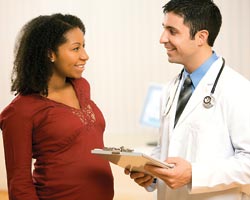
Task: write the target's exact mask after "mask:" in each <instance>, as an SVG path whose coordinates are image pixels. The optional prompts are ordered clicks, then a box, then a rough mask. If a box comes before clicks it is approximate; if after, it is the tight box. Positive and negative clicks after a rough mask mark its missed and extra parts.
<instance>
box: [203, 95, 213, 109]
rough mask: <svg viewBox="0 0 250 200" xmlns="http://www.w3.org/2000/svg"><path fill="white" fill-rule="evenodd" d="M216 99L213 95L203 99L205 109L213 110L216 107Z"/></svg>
mask: <svg viewBox="0 0 250 200" xmlns="http://www.w3.org/2000/svg"><path fill="white" fill-rule="evenodd" d="M214 101H215V99H214V97H212V96H211V95H210V96H205V97H204V99H203V106H204V108H207V109H208V108H211V107H213V106H214Z"/></svg>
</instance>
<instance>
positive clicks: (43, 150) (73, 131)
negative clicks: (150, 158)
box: [0, 78, 114, 200]
mask: <svg viewBox="0 0 250 200" xmlns="http://www.w3.org/2000/svg"><path fill="white" fill-rule="evenodd" d="M71 83H72V85H73V87H74V89H75V91H76V94H77V97H78V100H79V103H80V106H81V109H75V108H72V107H69V106H67V105H64V104H62V103H58V102H55V101H53V100H49V99H47V98H44V97H42V96H40V95H36V94H33V95H26V96H23V95H18V96H17V97H16V98H15V99H14V100H13V101H12V102H11V103H10V104H9V105H8V106H7V107H6V108H5V109H4V111H3V112H2V113H1V115H0V127H1V129H2V134H3V141H4V149H5V160H6V169H7V182H8V190H9V198H10V200H85V199H91V200H111V199H113V195H114V191H113V176H112V172H111V169H110V165H109V163H108V162H107V161H105V160H104V159H102V158H100V157H98V156H96V155H92V154H91V150H92V149H94V148H103V146H104V144H103V132H104V129H105V120H104V117H103V115H102V113H101V111H100V110H99V109H98V107H97V106H96V104H95V103H94V102H93V101H92V100H91V99H90V87H89V84H88V82H87V81H86V80H85V79H84V78H81V79H75V80H71ZM32 158H33V159H34V170H33V171H32Z"/></svg>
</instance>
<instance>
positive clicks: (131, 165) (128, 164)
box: [91, 149, 173, 174]
mask: <svg viewBox="0 0 250 200" xmlns="http://www.w3.org/2000/svg"><path fill="white" fill-rule="evenodd" d="M91 153H92V154H95V155H98V156H101V157H103V158H104V159H106V160H109V161H110V162H112V163H113V164H115V165H118V166H120V167H122V168H126V169H128V170H129V171H136V172H144V173H147V174H149V173H148V172H146V171H145V170H144V166H145V165H146V164H149V165H154V166H156V167H162V168H166V169H167V168H172V167H173V165H172V164H168V163H165V162H161V161H160V160H157V159H155V158H153V157H151V156H149V155H146V154H143V153H140V152H112V151H105V150H103V149H93V150H92V151H91Z"/></svg>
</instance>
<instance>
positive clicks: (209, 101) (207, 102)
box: [163, 57, 225, 116]
mask: <svg viewBox="0 0 250 200" xmlns="http://www.w3.org/2000/svg"><path fill="white" fill-rule="evenodd" d="M224 66H225V59H224V58H223V57H222V65H221V68H220V71H219V72H218V74H217V76H216V79H215V81H214V84H213V87H212V89H211V91H210V95H208V96H205V97H204V99H203V106H204V107H205V108H207V109H208V108H211V107H213V106H214V102H215V99H214V97H213V94H214V92H215V89H216V86H217V83H218V81H219V79H220V76H221V73H222V71H223V69H224ZM183 71H184V69H182V70H181V72H180V74H179V76H178V79H177V80H178V85H177V87H176V89H175V92H174V97H173V99H172V101H171V104H170V106H169V107H168V104H169V101H170V97H168V100H167V101H166V105H165V110H164V113H163V116H166V115H168V113H169V111H170V109H171V107H172V105H173V102H174V99H175V97H176V94H177V90H178V88H179V85H180V82H181V79H182V74H183ZM167 108H168V109H167Z"/></svg>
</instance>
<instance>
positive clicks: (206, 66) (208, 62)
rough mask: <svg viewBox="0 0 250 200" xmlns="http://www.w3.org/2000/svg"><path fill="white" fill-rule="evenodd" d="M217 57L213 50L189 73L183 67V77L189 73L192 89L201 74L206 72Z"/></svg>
mask: <svg viewBox="0 0 250 200" xmlns="http://www.w3.org/2000/svg"><path fill="white" fill-rule="evenodd" d="M217 59H218V56H217V54H216V53H215V52H214V51H213V54H212V55H211V56H210V57H209V58H208V59H207V60H206V61H205V62H204V63H203V64H202V65H201V66H199V67H198V68H197V69H196V70H195V71H194V72H193V73H191V74H189V73H188V72H187V71H186V70H185V69H184V72H183V75H184V79H185V78H186V77H187V75H190V78H191V80H192V84H193V87H194V89H195V88H196V87H197V85H198V84H199V82H200V80H201V79H202V78H203V76H204V75H205V74H206V73H207V71H208V70H209V68H210V67H211V65H212V64H213V63H214V61H216V60H217Z"/></svg>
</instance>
